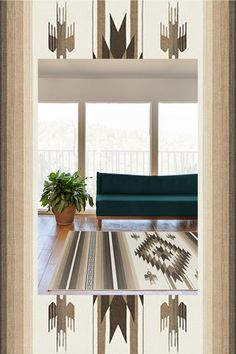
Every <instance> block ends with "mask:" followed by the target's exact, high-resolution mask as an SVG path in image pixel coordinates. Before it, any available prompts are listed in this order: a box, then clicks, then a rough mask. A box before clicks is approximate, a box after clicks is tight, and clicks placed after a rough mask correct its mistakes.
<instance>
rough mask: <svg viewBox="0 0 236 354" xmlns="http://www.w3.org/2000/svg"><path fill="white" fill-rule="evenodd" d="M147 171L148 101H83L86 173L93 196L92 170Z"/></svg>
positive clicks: (143, 172)
mask: <svg viewBox="0 0 236 354" xmlns="http://www.w3.org/2000/svg"><path fill="white" fill-rule="evenodd" d="M97 171H99V172H111V173H130V174H140V175H142V174H149V173H150V104H149V103H87V104H86V176H91V177H93V179H91V180H88V190H89V192H90V193H91V194H92V195H94V196H95V195H96V172H97Z"/></svg>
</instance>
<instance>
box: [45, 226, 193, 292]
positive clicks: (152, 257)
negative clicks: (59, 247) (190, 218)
mask: <svg viewBox="0 0 236 354" xmlns="http://www.w3.org/2000/svg"><path fill="white" fill-rule="evenodd" d="M197 251H198V241H197V234H196V233H194V232H179V231H178V232H156V231H151V232H143V231H142V232H132V231H130V232H127V231H125V232H102V231H94V232H88V231H71V232H69V234H68V236H67V239H66V242H65V246H64V249H63V252H62V257H61V260H60V262H59V264H58V267H57V269H56V272H55V274H54V277H53V280H52V282H51V285H50V287H49V291H56V290H67V291H70V290H90V291H91V290H94V291H96V290H122V289H124V290H129V291H132V290H140V291H142V290H183V291H185V290H191V291H193V290H197V282H198V279H197V278H198V263H197Z"/></svg>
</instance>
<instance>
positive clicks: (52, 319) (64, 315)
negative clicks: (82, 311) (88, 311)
mask: <svg viewBox="0 0 236 354" xmlns="http://www.w3.org/2000/svg"><path fill="white" fill-rule="evenodd" d="M54 328H56V332H57V336H56V348H57V351H58V348H59V347H64V348H65V351H66V350H67V328H70V329H71V330H73V331H75V307H74V305H73V304H72V303H71V302H69V303H68V304H66V296H62V297H61V296H57V298H56V304H55V302H52V303H51V304H50V305H49V306H48V332H50V331H52V330H53V329H54Z"/></svg>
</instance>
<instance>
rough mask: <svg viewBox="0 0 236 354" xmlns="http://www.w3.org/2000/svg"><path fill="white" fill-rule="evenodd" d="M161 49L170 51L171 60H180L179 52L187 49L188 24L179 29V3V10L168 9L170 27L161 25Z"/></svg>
mask: <svg viewBox="0 0 236 354" xmlns="http://www.w3.org/2000/svg"><path fill="white" fill-rule="evenodd" d="M160 38H161V49H162V50H163V51H164V52H166V51H167V50H169V59H172V58H173V57H175V59H178V57H179V50H180V51H181V52H183V51H185V49H186V48H187V22H185V24H184V25H182V26H180V27H179V3H177V8H172V7H170V4H169V8H168V27H167V26H165V25H163V24H162V22H161V23H160Z"/></svg>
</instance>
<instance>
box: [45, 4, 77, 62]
mask: <svg viewBox="0 0 236 354" xmlns="http://www.w3.org/2000/svg"><path fill="white" fill-rule="evenodd" d="M56 20H57V28H56V27H55V26H53V25H52V24H51V23H50V22H48V48H49V49H50V50H51V51H52V52H55V50H57V59H60V58H61V57H62V58H63V59H66V53H67V50H68V51H69V52H72V50H73V49H74V48H75V22H73V25H70V26H67V4H66V3H65V7H58V3H57V8H56Z"/></svg>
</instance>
